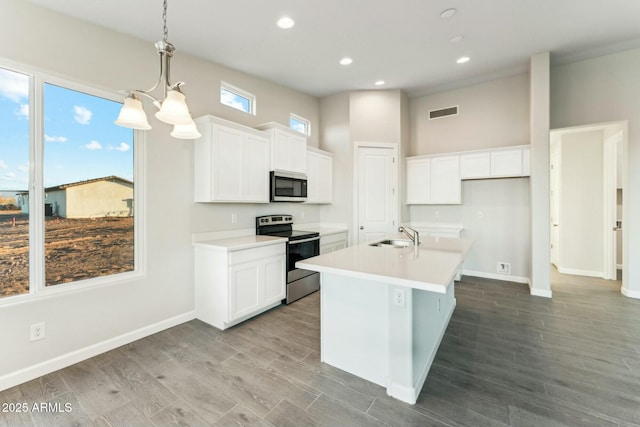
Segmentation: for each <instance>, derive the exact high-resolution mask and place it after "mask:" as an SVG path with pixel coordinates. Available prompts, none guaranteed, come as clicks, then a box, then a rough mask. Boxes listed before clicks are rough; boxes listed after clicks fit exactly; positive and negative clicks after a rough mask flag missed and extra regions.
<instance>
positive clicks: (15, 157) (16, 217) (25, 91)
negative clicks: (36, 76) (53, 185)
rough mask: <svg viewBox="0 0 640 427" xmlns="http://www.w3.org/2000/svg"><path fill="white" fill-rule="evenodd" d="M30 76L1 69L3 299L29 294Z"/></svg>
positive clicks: (0, 279) (0, 277)
mask: <svg viewBox="0 0 640 427" xmlns="http://www.w3.org/2000/svg"><path fill="white" fill-rule="evenodd" d="M29 117H30V114H29V76H28V75H26V74H21V73H17V72H15V71H10V70H6V69H2V68H0V260H1V261H0V263H1V264H0V265H1V266H2V267H1V268H0V298H1V297H6V296H12V295H20V294H26V293H29V214H28V213H25V212H28V207H29V206H28V200H29V198H28V194H29V127H30V123H29Z"/></svg>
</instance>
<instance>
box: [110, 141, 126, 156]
mask: <svg viewBox="0 0 640 427" xmlns="http://www.w3.org/2000/svg"><path fill="white" fill-rule="evenodd" d="M130 149H131V147H130V146H129V144H127V143H126V142H121V143H120V145H119V146H117V147H114V146H112V145H110V146H109V150H115V151H122V152H123V153H124V152H126V151H129V150H130Z"/></svg>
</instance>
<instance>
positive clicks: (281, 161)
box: [257, 122, 307, 174]
mask: <svg viewBox="0 0 640 427" xmlns="http://www.w3.org/2000/svg"><path fill="white" fill-rule="evenodd" d="M257 129H260V130H263V131H265V132H266V133H267V134H269V136H270V137H271V170H281V171H289V172H298V173H305V174H306V173H307V138H305V137H304V136H303V135H301V134H300V133H299V132H296V131H294V130H292V129H290V128H288V127H286V126H283V125H281V124H279V123H274V122H270V123H265V124H263V125H260V126H258V127H257Z"/></svg>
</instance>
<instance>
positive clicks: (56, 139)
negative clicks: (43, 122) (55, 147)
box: [44, 134, 67, 142]
mask: <svg viewBox="0 0 640 427" xmlns="http://www.w3.org/2000/svg"><path fill="white" fill-rule="evenodd" d="M44 140H45V141H46V142H67V137H66V136H50V135H47V134H45V135H44Z"/></svg>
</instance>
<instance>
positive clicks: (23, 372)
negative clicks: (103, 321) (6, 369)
mask: <svg viewBox="0 0 640 427" xmlns="http://www.w3.org/2000/svg"><path fill="white" fill-rule="evenodd" d="M195 318H196V313H195V311H190V312H187V313H184V314H181V315H178V316H175V317H171V318H169V319H166V320H163V321H160V322H158V323H154V324H153V325H149V326H145V327H143V328H140V329H136V330H135V331H131V332H127V333H126V334H123V335H120V336H117V337H114V338H110V339H108V340H106V341H102V342H99V343H96V344H93V345H90V346H88V347H84V348H81V349H79V350H75V351H72V352H71V353H67V354H63V355H62V356H58V357H54V358H53V359H49V360H46V361H44V362H40V363H38V364H36V365H33V366H29V367H27V368H24V369H20V370H18V371H15V372H11V373H8V374H5V375H3V376H0V391H2V390H6V389H8V388H11V387H14V386H16V385H19V384H22V383H25V382H27V381H31V380H33V379H36V378H39V377H41V376H43V375H47V374H50V373H51V372H55V371H57V370H60V369H62V368H66V367H67V366H71V365H73V364H75V363H78V362H82V361H83V360H87V359H89V358H91V357H94V356H97V355H99V354H102V353H105V352H107V351H109V350H113V349H114V348H118V347H120V346H123V345H125V344H129V343H131V342H133V341H136V340H139V339H141V338H144V337H147V336H149V335H153V334H155V333H158V332H160V331H164V330H165V329H169V328H171V327H174V326H177V325H180V324H181V323H185V322H188V321H190V320H193V319H195Z"/></svg>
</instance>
